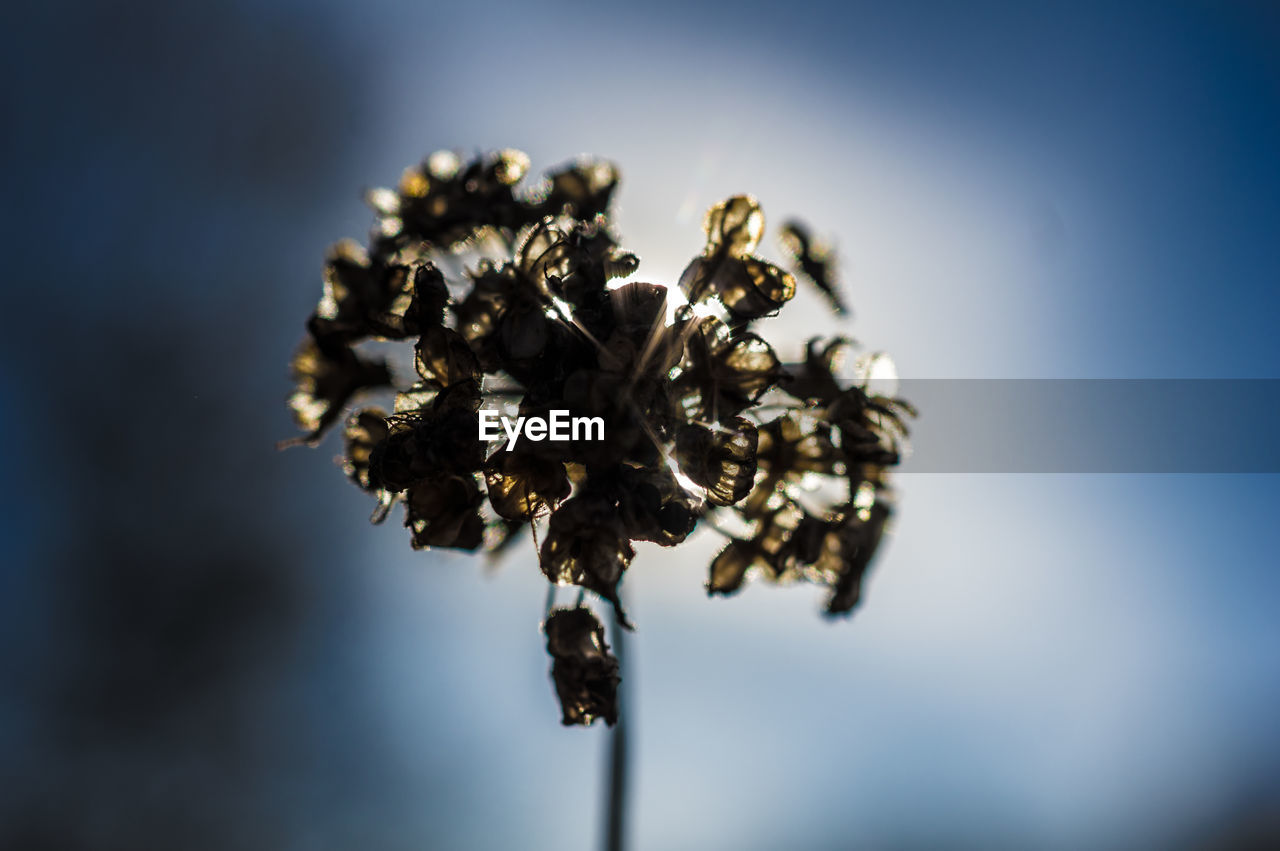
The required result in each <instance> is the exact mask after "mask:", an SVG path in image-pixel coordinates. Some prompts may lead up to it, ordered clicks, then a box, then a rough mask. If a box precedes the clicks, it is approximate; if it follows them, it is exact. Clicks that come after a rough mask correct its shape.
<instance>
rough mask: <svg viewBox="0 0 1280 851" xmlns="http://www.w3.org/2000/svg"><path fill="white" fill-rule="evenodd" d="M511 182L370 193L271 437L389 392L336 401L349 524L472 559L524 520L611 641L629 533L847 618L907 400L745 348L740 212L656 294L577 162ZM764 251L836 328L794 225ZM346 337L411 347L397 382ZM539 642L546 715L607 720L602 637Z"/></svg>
mask: <svg viewBox="0 0 1280 851" xmlns="http://www.w3.org/2000/svg"><path fill="white" fill-rule="evenodd" d="M528 168H529V160H528V158H527V157H526V156H525V155H524V154H522V153H520V152H518V151H513V150H504V151H499V152H497V153H494V154H489V155H485V156H480V157H476V158H475V159H473V160H471V161H469V162H463V161H461V160H460V159H459V158H458V157H457V156H455V155H453V154H451V153H437V154H433V155H432V156H431V157H429V158H428V159H427V160H426V161H425V162H424V163H423V164H422V165H420V166H417V167H414V168H410V169H408V170H407V171H406V172H405V173H404V176H403V177H402V179H401V181H400V184H399V187H398V188H397V189H394V190H392V189H378V190H374V191H372V192H370V193H369V195H368V201H369V203H370V204H371V206H372V207H373V208H374V210H375V211H376V212H377V214H378V222H377V226H376V227H375V229H374V231H373V234H372V236H371V237H370V240H369V244H368V247H367V249H365V248H361V247H359V246H357V245H355V244H354V243H351V242H342V243H339V244H338V245H337V246H336V247H335V248H334V249H333V250H332V251H331V253H330V256H329V258H328V260H327V262H326V264H325V273H324V290H323V295H322V297H321V299H320V302H319V304H318V305H317V307H316V309H315V312H314V313H313V314H312V316H311V318H310V319H309V321H308V322H307V326H306V328H307V337H306V339H305V341H304V342H303V344H302V346H301V347H300V348H299V350H298V353H297V354H296V355H295V357H294V359H293V364H292V370H293V375H294V379H295V382H296V389H295V391H294V393H293V395H292V396H290V399H289V404H290V407H291V408H292V410H293V413H294V417H295V420H296V421H297V424H298V426H299V428H300V429H301V430H302V432H303V434H302V436H301V437H299V438H295V439H294V440H293V441H289V443H298V442H303V443H308V444H313V445H314V444H315V443H317V442H318V441H319V440H320V439H321V437H322V436H323V434H324V433H325V431H326V430H328V429H329V428H330V427H331V426H332V425H334V424H335V423H336V422H337V421H338V420H339V419H340V417H341V416H342V414H343V413H344V411H345V410H346V409H347V407H348V405H350V404H351V403H352V402H353V401H355V400H357V399H358V398H360V397H362V396H368V395H370V394H376V393H378V392H379V391H383V392H387V393H388V395H391V393H392V392H393V393H394V398H393V399H389V401H390V402H391V403H392V407H391V412H390V413H388V412H387V411H385V410H383V409H381V408H376V407H366V408H362V409H358V410H355V411H354V412H352V413H351V414H350V415H349V417H348V419H347V421H346V425H345V428H344V429H343V434H344V441H345V459H344V465H343V467H344V471H345V472H346V474H347V476H348V477H349V478H350V479H351V481H352V482H354V483H355V484H356V485H357V486H358V487H360V488H361V489H362V490H364V491H367V492H368V493H370V494H371V495H372V496H373V497H374V498H375V500H376V507H375V510H374V513H373V521H374V522H375V523H379V522H382V521H383V520H384V519H385V518H386V517H387V516H388V513H389V512H390V510H391V508H392V507H393V506H394V505H396V504H397V503H400V504H402V505H403V506H404V524H405V526H406V527H407V528H408V529H409V530H410V533H411V543H412V546H413V547H414V548H416V549H424V548H429V547H451V548H455V549H463V550H479V549H482V548H484V549H488V550H489V551H491V552H496V551H497V550H499V549H504V550H505V549H506V548H508V547H509V546H510V545H511V542H512V540H513V539H514V537H515V536H516V535H518V534H519V533H520V532H521V531H522V530H523V529H524V528H526V527H531V529H532V531H533V533H534V538H535V540H538V538H539V536H540V541H539V545H538V546H537V554H538V560H539V564H540V565H541V568H542V572H543V573H544V574H545V575H546V577H547V579H548V580H549V581H550V582H551V583H553V585H555V586H565V585H570V586H574V585H576V586H578V587H579V588H581V589H583V591H582V593H585V592H587V591H589V592H591V593H593V594H595V595H596V596H598V597H599V598H600V599H601V600H604V601H607V602H608V603H609V604H611V605H612V606H613V607H614V610H615V611H614V614H615V618H616V620H615V623H616V625H618V626H621V627H623V628H630V624H629V622H628V621H627V619H626V615H625V613H624V612H623V611H622V605H621V599H620V597H619V585H620V583H621V582H622V580H623V577H624V576H625V574H626V572H627V570H628V569H629V568H630V567H631V564H632V560H633V559H634V557H635V554H636V553H635V548H634V546H633V544H634V542H636V541H649V542H653V543H656V544H658V545H659V546H663V547H673V546H677V545H679V544H680V543H682V542H683V541H685V540H686V539H687V538H688V536H689V535H690V534H692V533H693V532H694V530H695V529H696V528H697V527H698V526H699V525H700V524H707V525H710V526H711V527H713V528H715V529H717V530H719V531H721V532H722V533H724V534H725V535H727V536H728V538H729V540H728V542H727V544H726V546H725V547H724V548H723V549H722V550H721V551H720V553H719V554H718V555H717V556H716V557H715V558H714V559H713V561H712V563H711V566H710V572H709V578H708V581H707V589H708V592H709V593H711V594H731V593H733V592H735V591H737V590H738V589H739V588H740V587H741V586H742V585H743V583H744V581H745V580H746V579H747V578H748V577H749V575H750V574H751V573H753V572H757V573H759V574H761V575H762V576H764V577H766V578H768V579H771V580H775V581H789V580H804V581H810V582H817V583H821V584H824V585H826V586H828V587H829V588H830V589H831V596H830V599H829V602H828V605H827V611H828V612H829V613H830V614H843V613H847V612H849V611H850V610H851V609H852V608H853V607H854V606H856V605H857V604H858V602H859V600H860V599H861V592H862V583H863V578H864V575H865V573H866V570H867V568H868V566H869V565H870V563H871V560H872V557H873V556H874V555H875V552H876V549H877V547H878V546H879V543H880V540H881V537H882V534H883V532H884V529H885V525H886V523H887V521H888V520H889V518H890V516H891V514H892V508H891V503H892V493H891V490H890V488H889V468H891V467H893V466H895V465H896V464H897V463H898V462H899V460H900V457H901V451H902V447H903V444H904V441H905V438H906V435H907V427H906V425H905V420H906V419H907V418H908V417H910V416H913V415H914V411H913V410H912V408H911V407H910V406H909V405H908V404H907V403H905V402H903V401H902V400H899V399H894V398H889V397H886V396H882V395H877V394H875V393H872V392H871V391H870V390H869V388H868V386H867V383H866V382H865V381H854V382H852V383H850V382H847V381H842V380H840V379H839V377H838V376H837V370H838V361H839V358H840V356H841V355H842V354H843V353H844V352H845V351H846V350H847V349H848V347H849V343H848V341H847V340H844V339H842V338H837V339H834V340H830V341H826V342H821V341H818V340H812V341H810V342H809V345H808V350H807V356H806V358H805V360H804V361H803V362H802V363H798V364H793V365H784V364H783V363H782V361H781V360H780V359H779V357H778V356H777V354H776V352H775V351H774V348H773V347H772V345H771V344H770V343H769V342H768V341H767V340H765V339H764V338H763V337H761V336H759V335H758V334H756V333H753V332H752V330H751V327H752V323H754V322H755V321H756V320H758V319H761V318H763V317H767V316H771V315H774V314H776V313H777V312H778V311H779V310H780V309H781V308H782V307H783V306H784V305H785V304H786V303H787V302H788V301H790V300H791V298H792V297H793V296H794V295H795V292H796V278H795V277H793V275H792V273H791V272H788V271H785V270H783V269H781V268H779V267H778V266H775V265H773V264H772V263H770V262H769V261H767V260H765V259H764V258H762V257H760V256H759V255H758V254H757V251H758V250H759V247H760V244H761V241H762V239H763V237H764V233H765V220H764V213H763V211H762V210H761V209H760V205H759V204H758V203H757V202H756V201H755V199H753V198H751V197H750V196H746V195H738V196H734V197H732V198H729V199H727V200H725V201H722V202H721V203H719V204H716V205H715V206H713V207H712V208H711V209H710V210H709V211H708V213H707V216H706V220H705V223H704V225H703V229H704V235H705V239H706V244H705V248H704V249H703V251H702V253H701V254H700V255H699V256H697V257H695V258H694V259H693V260H692V261H691V262H690V263H689V265H688V267H687V268H686V269H685V271H684V273H683V275H681V277H680V280H679V282H678V284H677V285H676V286H674V287H667V286H664V285H661V284H654V283H645V282H642V281H638V280H633V279H632V276H633V275H634V274H635V273H636V271H637V269H638V268H639V263H640V261H639V259H638V258H637V257H636V255H635V254H632V253H630V252H628V251H625V250H623V248H622V247H621V245H620V244H619V242H618V238H617V236H616V234H615V233H614V231H613V227H612V223H611V220H610V217H609V209H610V202H611V199H612V196H613V192H614V189H615V188H616V187H617V184H618V171H617V169H616V168H615V167H614V166H613V165H612V164H610V163H607V162H603V161H598V160H589V159H584V160H579V161H576V162H573V163H570V164H568V165H565V166H562V167H560V168H558V169H556V170H553V171H552V172H551V173H549V174H548V175H547V177H546V178H545V179H544V180H543V181H542V182H541V184H539V185H535V186H532V187H525V186H524V185H523V181H524V177H525V174H526V172H527V171H528ZM780 236H781V241H782V245H783V247H784V249H785V252H786V253H787V254H788V255H789V256H790V258H791V260H792V262H793V264H794V266H795V274H797V275H799V276H800V279H801V280H802V281H805V282H807V283H809V284H811V285H813V286H814V287H815V288H816V289H817V290H819V291H820V292H821V293H822V294H823V295H824V296H825V298H826V299H827V300H828V301H829V303H830V304H831V306H832V308H833V309H834V310H835V311H837V312H838V313H844V312H845V306H844V302H843V301H842V299H841V297H840V294H839V290H838V286H837V283H836V279H835V274H834V268H835V266H834V257H833V255H832V254H831V252H830V250H829V249H826V248H824V247H823V246H821V245H820V244H818V243H817V242H816V241H815V240H814V239H813V237H812V236H811V234H810V232H809V230H808V228H807V227H806V226H804V225H803V224H801V223H799V222H789V223H787V224H786V225H785V226H784V228H783V229H782V232H781V235H780ZM370 341H381V342H386V341H392V342H403V343H404V344H405V347H406V348H408V347H409V345H410V344H412V351H413V371H414V375H413V377H412V380H411V381H406V382H401V383H399V384H398V385H396V386H393V384H394V383H395V382H394V373H393V369H392V366H391V365H389V364H388V363H387V362H386V361H385V360H383V359H382V358H378V357H374V356H372V355H369V354H367V353H364V352H362V351H361V348H362V347H363V345H364V344H365V343H367V342H370ZM482 409H485V410H495V409H496V410H501V411H505V412H507V413H508V414H511V415H513V416H516V417H524V418H528V419H534V418H539V417H541V418H544V420H545V418H547V417H548V416H549V415H552V414H554V413H555V412H560V413H566V412H567V413H568V414H569V415H571V416H572V417H575V418H584V420H585V421H592V420H599V421H602V422H603V423H604V424H605V427H604V436H603V439H587V438H586V437H579V436H577V435H576V434H575V435H574V436H573V437H572V438H571V439H566V440H541V439H539V438H538V437H536V436H532V435H533V432H532V431H530V432H528V434H529V435H530V438H529V439H525V440H520V441H516V439H515V437H514V436H513V435H511V434H505V435H502V436H499V437H498V438H496V439H492V440H491V439H486V438H484V437H482V435H483V434H485V432H483V431H481V429H480V428H479V417H480V412H481V410H482ZM588 433H589V431H588ZM820 492H821V493H826V494H828V496H827V498H826V499H825V501H823V500H820V499H818V498H817V497H816V496H815V494H818V493H820ZM831 494H834V496H832V495H831ZM730 530H732V531H730ZM553 599H554V595H553ZM544 629H545V633H546V636H547V649H548V651H549V652H550V654H551V656H552V659H553V660H554V662H553V666H552V678H553V680H554V682H555V686H556V692H557V694H558V695H559V698H560V703H561V708H562V710H563V720H564V723H565V724H581V725H589V724H591V723H592V722H593V721H594V720H595V719H596V718H603V719H604V720H605V723H606V724H609V725H612V724H613V723H614V722H615V720H616V719H617V717H618V701H617V691H618V684H619V682H620V675H619V670H618V660H617V659H616V658H614V657H613V656H612V655H610V653H609V645H608V644H607V643H606V642H605V634H604V627H603V626H602V625H601V624H600V622H599V620H597V618H596V616H595V615H594V614H593V613H592V612H591V611H590V609H588V608H587V607H586V606H584V605H582V604H581V603H579V605H578V606H576V607H575V608H571V609H555V610H551V609H550V607H549V610H548V616H547V619H546V623H545V625H544Z"/></svg>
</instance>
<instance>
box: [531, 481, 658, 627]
mask: <svg viewBox="0 0 1280 851" xmlns="http://www.w3.org/2000/svg"><path fill="white" fill-rule="evenodd" d="M635 554H636V551H635V549H634V548H633V547H632V546H631V542H630V541H629V540H628V539H627V535H626V532H625V530H624V529H623V527H622V520H621V518H620V517H619V516H618V513H617V510H616V507H615V506H614V505H613V504H612V503H610V502H609V501H607V500H605V499H603V498H601V497H599V496H598V495H583V496H575V497H573V498H572V499H569V500H567V501H566V502H564V503H563V504H561V506H560V507H559V508H557V509H556V510H555V511H554V512H552V514H551V522H550V523H549V524H548V530H547V538H546V540H545V541H543V542H542V551H541V553H540V557H541V559H540V560H541V563H542V572H543V573H545V574H546V576H547V578H548V579H550V580H551V581H552V582H554V583H556V584H557V585H578V586H581V587H582V588H586V589H587V590H588V591H594V592H595V593H597V594H599V595H600V596H601V597H603V598H604V599H606V600H608V601H609V602H611V603H613V605H614V608H615V609H616V610H618V614H619V618H620V620H622V622H623V623H624V624H625V622H626V621H625V617H624V616H623V615H622V613H621V604H620V603H619V600H618V583H619V582H620V581H622V574H623V572H624V571H625V570H626V569H627V566H628V565H630V564H631V559H633V558H634V557H635Z"/></svg>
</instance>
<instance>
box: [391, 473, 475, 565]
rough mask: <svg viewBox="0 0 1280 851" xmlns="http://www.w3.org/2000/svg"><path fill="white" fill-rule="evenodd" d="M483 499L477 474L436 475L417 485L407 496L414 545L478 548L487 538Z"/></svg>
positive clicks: (407, 519) (462, 548)
mask: <svg viewBox="0 0 1280 851" xmlns="http://www.w3.org/2000/svg"><path fill="white" fill-rule="evenodd" d="M482 502H484V494H483V493H482V492H481V491H480V486H479V485H478V484H477V483H476V477H475V476H436V477H433V478H431V479H427V480H425V481H422V482H419V483H418V484H416V485H414V486H413V487H412V488H410V489H409V492H408V494H407V495H406V497H405V519H404V525H405V526H407V527H408V528H409V529H410V530H412V532H413V548H414V549H415V550H420V549H425V548H427V547H452V548H454V549H461V550H474V549H476V548H477V547H479V546H480V544H481V543H483V541H484V520H483V519H482V518H481V517H480V503H482Z"/></svg>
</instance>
